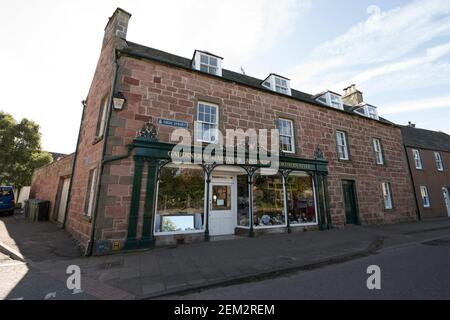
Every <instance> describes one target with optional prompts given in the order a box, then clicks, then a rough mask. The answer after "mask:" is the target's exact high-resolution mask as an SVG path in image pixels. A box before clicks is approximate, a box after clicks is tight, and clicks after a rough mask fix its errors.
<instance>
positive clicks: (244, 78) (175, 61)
mask: <svg viewBox="0 0 450 320" xmlns="http://www.w3.org/2000/svg"><path fill="white" fill-rule="evenodd" d="M125 41H126V44H127V46H126V47H125V48H123V49H121V50H120V52H122V53H125V54H129V55H131V56H135V57H138V58H143V59H149V60H153V61H157V62H160V63H164V64H169V65H172V66H175V67H179V68H183V69H188V70H191V71H192V70H193V69H192V65H191V62H192V60H190V59H187V58H184V57H180V56H177V55H174V54H171V53H168V52H165V51H162V50H158V49H154V48H150V47H146V46H143V45H140V44H137V43H134V42H131V41H127V40H125ZM195 71H197V70H195ZM197 72H201V71H197ZM210 76H212V77H216V76H214V75H210ZM219 78H220V79H223V80H227V81H231V82H235V83H238V84H242V85H245V86H248V87H252V88H255V89H258V90H262V91H267V92H269V93H271V94H278V95H281V96H286V95H284V94H281V93H278V92H274V91H272V90H270V89H268V88H266V87H264V86H263V85H262V83H263V81H264V80H261V79H257V78H254V77H250V76H248V75H244V74H241V73H238V72H234V71H230V70H227V69H222V77H219ZM288 97H289V96H288ZM290 98H293V99H295V100H298V101H302V102H306V103H309V104H312V105H316V106H319V107H322V108H327V109H330V107H329V106H326V105H324V104H322V103H320V102H319V101H317V100H315V96H314V95H311V94H308V93H305V92H302V91H298V90H295V89H291V96H290ZM333 110H336V111H337V112H345V113H348V114H351V115H354V116H359V117H364V116H362V115H359V114H357V113H354V112H353V111H352V110H350V109H349V108H344V110H343V111H341V110H337V109H333ZM364 118H366V119H369V120H373V119H370V118H367V117H364ZM373 121H376V120H373ZM379 122H382V123H385V124H389V125H395V126H396V124H394V123H392V122H390V121H387V120H386V119H384V118H381V117H380V119H379Z"/></svg>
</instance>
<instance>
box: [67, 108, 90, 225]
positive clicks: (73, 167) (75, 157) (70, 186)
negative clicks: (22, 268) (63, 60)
mask: <svg viewBox="0 0 450 320" xmlns="http://www.w3.org/2000/svg"><path fill="white" fill-rule="evenodd" d="M81 104H82V105H83V112H82V113H81V122H80V129H79V130H78V138H77V146H76V148H75V154H74V156H73V162H72V173H71V176H70V182H69V191H68V192H67V200H66V209H65V210H64V220H63V224H62V229H64V228H65V227H66V222H67V212H68V211H69V203H70V194H71V193H72V183H73V177H74V176H75V164H76V163H77V156H78V147H79V144H80V136H81V128H82V126H83V120H84V113H85V111H86V105H87V100H83V101H81Z"/></svg>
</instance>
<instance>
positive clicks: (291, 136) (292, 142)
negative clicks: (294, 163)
mask: <svg viewBox="0 0 450 320" xmlns="http://www.w3.org/2000/svg"><path fill="white" fill-rule="evenodd" d="M281 121H285V122H287V123H289V124H290V127H291V135H287V134H282V133H281V126H280V122H281ZM278 130H279V133H280V144H281V137H289V138H291V150H283V149H281V151H283V152H284V153H295V137H294V121H292V120H290V119H285V118H278Z"/></svg>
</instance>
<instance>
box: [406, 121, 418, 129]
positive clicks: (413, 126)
mask: <svg viewBox="0 0 450 320" xmlns="http://www.w3.org/2000/svg"><path fill="white" fill-rule="evenodd" d="M408 127H410V128H415V127H416V125H415V124H414V123H412V122H411V121H408Z"/></svg>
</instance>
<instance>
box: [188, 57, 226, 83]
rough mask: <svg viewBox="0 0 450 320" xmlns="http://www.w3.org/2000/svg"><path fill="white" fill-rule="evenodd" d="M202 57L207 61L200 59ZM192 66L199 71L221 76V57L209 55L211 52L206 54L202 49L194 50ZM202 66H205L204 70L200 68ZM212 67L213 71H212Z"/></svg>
mask: <svg viewBox="0 0 450 320" xmlns="http://www.w3.org/2000/svg"><path fill="white" fill-rule="evenodd" d="M202 58H206V60H207V62H204V61H202ZM212 60H215V61H216V63H217V65H213V64H212V63H211V61H212ZM192 64H193V67H194V68H195V69H196V70H198V71H201V72H205V73H208V74H212V75H215V76H219V77H221V76H222V58H220V57H217V56H214V55H211V54H207V53H205V52H202V51H196V52H195V56H194V59H193V62H192ZM202 66H203V67H206V70H202ZM213 69H214V70H215V71H213Z"/></svg>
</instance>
